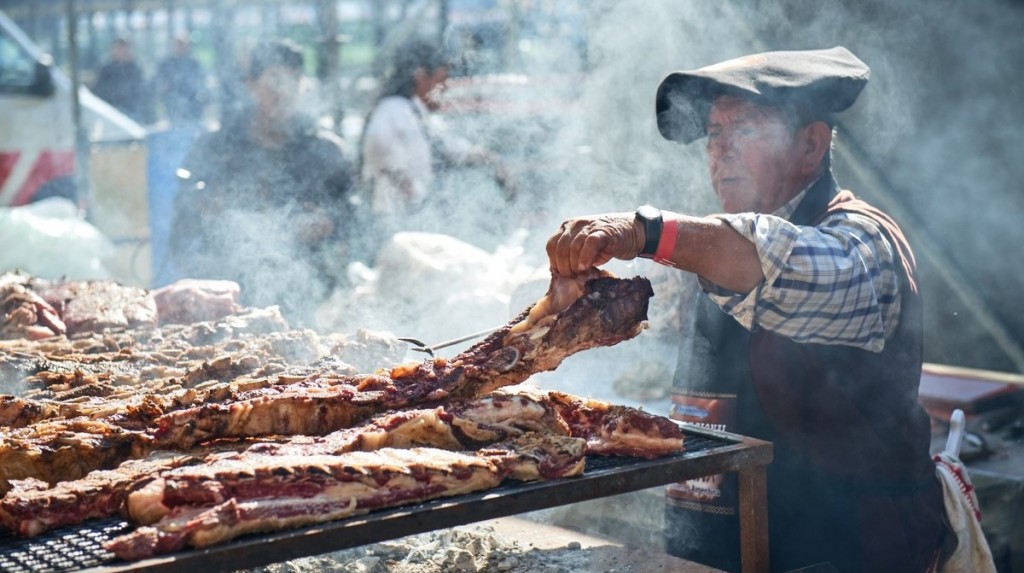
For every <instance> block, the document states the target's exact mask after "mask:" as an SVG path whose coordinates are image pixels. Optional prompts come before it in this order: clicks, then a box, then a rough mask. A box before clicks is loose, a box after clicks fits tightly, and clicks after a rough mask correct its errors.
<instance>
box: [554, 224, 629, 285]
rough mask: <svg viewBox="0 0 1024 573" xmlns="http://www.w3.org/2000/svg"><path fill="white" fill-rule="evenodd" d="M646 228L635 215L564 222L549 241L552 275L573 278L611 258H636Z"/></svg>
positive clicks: (626, 259)
mask: <svg viewBox="0 0 1024 573" xmlns="http://www.w3.org/2000/svg"><path fill="white" fill-rule="evenodd" d="M643 244H644V229H643V226H642V225H640V223H639V222H638V221H636V216H635V214H634V213H610V214H606V215H596V216H591V217H578V218H575V219H569V220H567V221H565V222H564V223H562V225H561V226H560V227H559V228H558V231H556V232H555V234H553V235H551V238H550V239H548V244H547V251H548V259H549V260H550V262H551V270H552V272H554V273H556V274H559V275H562V276H566V277H571V276H574V275H577V274H579V273H582V272H584V271H587V270H588V269H590V268H591V267H597V266H601V265H603V264H605V263H607V262H608V261H610V260H612V259H620V260H624V261H628V260H630V259H633V258H636V256H637V254H638V253H639V252H640V249H641V248H642V247H643Z"/></svg>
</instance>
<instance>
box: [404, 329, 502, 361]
mask: <svg viewBox="0 0 1024 573" xmlns="http://www.w3.org/2000/svg"><path fill="white" fill-rule="evenodd" d="M503 326H504V325H502V326H497V327H494V328H488V329H487V330H481V331H480V332H474V333H473V334H467V335H465V336H460V337H458V338H454V339H452V340H446V341H444V342H439V343H437V344H433V345H430V346H427V345H426V344H425V343H423V342H422V341H421V340H419V339H417V338H399V339H398V340H401V341H402V342H408V343H409V344H412V349H413V350H415V351H417V352H424V353H426V354H429V355H430V357H431V358H433V357H434V351H435V350H440V349H442V348H448V347H449V346H455V345H456V344H459V343H460V342H466V341H467V340H473V339H474V338H482V337H484V336H487V335H488V334H490V333H492V332H495V331H497V330H498V329H500V328H502V327H503Z"/></svg>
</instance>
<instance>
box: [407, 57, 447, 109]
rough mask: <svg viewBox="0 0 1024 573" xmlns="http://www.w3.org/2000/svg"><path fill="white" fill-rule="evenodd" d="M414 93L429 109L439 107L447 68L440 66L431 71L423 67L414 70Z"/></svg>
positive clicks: (445, 81)
mask: <svg viewBox="0 0 1024 573" xmlns="http://www.w3.org/2000/svg"><path fill="white" fill-rule="evenodd" d="M415 79H416V95H418V96H419V97H420V99H421V100H423V103H424V104H425V105H426V106H427V109H429V110H430V111H436V110H438V109H440V108H441V96H442V95H444V88H445V85H446V84H447V83H448V68H447V67H446V66H441V67H439V68H437V69H435V70H434V71H433V72H427V71H425V70H424V69H423V68H419V69H417V70H416V78H415Z"/></svg>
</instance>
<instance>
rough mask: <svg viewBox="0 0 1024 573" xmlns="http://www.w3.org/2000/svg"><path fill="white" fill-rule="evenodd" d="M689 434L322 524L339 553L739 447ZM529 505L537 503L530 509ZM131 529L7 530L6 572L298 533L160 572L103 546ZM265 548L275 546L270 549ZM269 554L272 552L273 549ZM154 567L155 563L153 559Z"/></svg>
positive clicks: (100, 565) (95, 563)
mask: <svg viewBox="0 0 1024 573" xmlns="http://www.w3.org/2000/svg"><path fill="white" fill-rule="evenodd" d="M684 432H685V434H686V448H685V452H682V453H681V454H678V455H676V456H669V457H668V458H661V459H659V460H644V459H641V458H623V457H603V456H588V457H587V466H586V468H587V469H586V471H585V472H584V476H586V477H587V479H588V480H593V481H592V482H587V481H586V480H584V479H582V478H569V479H568V480H555V481H553V482H532V483H525V484H524V483H520V482H512V481H509V482H507V483H506V484H503V485H501V486H499V487H498V488H495V489H491V490H487V491H485V492H480V493H477V494H467V495H464V496H456V497H451V498H445V499H441V500H436V501H433V502H427V503H424V504H421V505H415V506H404V507H399V508H393V509H388V510H380V511H377V512H373V513H370V514H368V515H364V516H359V517H356V518H350V520H339V521H336V522H331V523H328V524H325V525H323V526H320V527H319V528H320V529H328V528H338V529H345V532H343V533H342V535H343V536H346V537H350V538H351V539H350V541H352V540H357V539H358V540H361V541H359V542H356V541H352V542H350V543H348V545H344V546H336V547H333V549H343V548H345V547H351V546H355V545H359V544H363V543H368V542H372V541H376V540H377V539H376V538H375V535H379V531H381V529H376V530H375V531H377V532H378V533H372V532H371V533H367V534H363V533H362V532H363V531H364V530H371V529H374V527H378V528H379V527H384V528H386V529H388V530H391V531H400V530H402V528H403V527H408V529H407V530H406V533H407V534H408V533H420V532H422V531H427V530H429V529H436V528H439V527H445V526H449V525H452V524H459V523H471V522H473V521H479V520H480V519H486V518H488V517H491V516H489V515H483V513H486V512H484V511H481V510H479V509H477V510H474V509H471V508H473V507H474V506H473V504H475V503H481V500H482V499H483V498H484V497H487V498H488V499H490V501H489V502H487V503H489V504H490V505H491V506H493V505H494V504H495V503H497V501H496V499H497V498H501V497H503V496H507V497H509V498H516V499H517V501H516V502H515V503H516V504H517V507H518V508H521V511H517V512H525V511H530V510H532V509H540V508H542V507H547V506H549V505H544V503H545V502H544V499H545V498H546V496H549V495H550V493H546V492H550V491H552V490H554V489H555V488H559V487H565V485H564V484H561V485H559V482H563V481H566V482H568V483H569V484H570V487H572V488H573V489H575V490H580V489H587V488H589V487H590V486H588V483H594V484H605V483H608V482H610V481H614V480H617V479H620V478H616V477H614V475H613V474H618V475H621V472H622V471H623V470H626V471H629V472H633V471H634V469H635V470H636V471H648V472H649V471H655V472H659V471H660V472H665V471H667V468H669V467H670V466H677V465H678V464H681V463H683V462H682V461H680V459H679V458H681V457H686V458H690V457H700V456H701V453H702V452H707V453H708V454H709V455H713V454H714V452H713V451H712V450H716V448H723V447H725V446H734V445H735V443H736V442H735V441H732V440H729V439H726V438H723V437H719V436H717V435H705V434H699V433H698V434H695V433H692V432H691V431H689V430H684ZM652 468H653V469H652ZM574 480H575V481H574ZM671 481H674V480H671V479H668V480H664V481H661V482H660V483H671ZM608 487H612V486H608ZM618 487H621V486H618ZM613 489H614V488H613ZM613 493H616V492H611V493H609V492H607V491H605V492H604V493H601V494H599V495H612V494H613ZM596 496H598V495H596V494H595V495H585V496H581V497H580V498H579V500H582V499H590V498H593V497H596ZM570 502H571V501H570ZM453 504H456V505H465V506H466V507H467V508H470V509H467V510H465V511H462V514H464V516H459V517H458V518H457V519H456V520H455V521H453V522H449V523H448V524H447V525H446V524H445V523H442V522H441V521H438V522H436V523H435V524H434V526H433V527H426V528H424V527H420V526H418V525H409V526H403V525H401V524H398V523H395V519H394V516H395V514H398V513H410V514H411V513H416V512H423V515H425V517H423V516H421V517H420V519H422V520H424V521H428V522H429V521H430V520H431V519H432V518H431V515H434V516H435V517H433V519H444V517H437V514H436V513H434V514H432V513H431V512H437V511H439V510H438V508H443V507H446V506H447V507H450V506H452V505H453ZM531 504H534V505H533V506H531ZM480 507H484V506H480ZM442 513H443V511H442ZM512 513H513V512H506V513H505V514H506V515H510V514H512ZM495 515H497V514H495ZM352 520H355V521H357V522H359V524H358V525H354V526H351V527H349V526H347V525H346V521H352ZM133 528H134V526H133V525H132V524H130V523H128V522H126V521H125V520H123V519H121V518H107V519H97V520H91V521H87V522H85V523H82V524H79V525H75V526H70V527H65V528H62V529H57V530H54V531H50V532H47V533H44V534H42V535H40V536H37V537H32V538H28V539H23V538H20V537H17V536H14V535H12V534H11V533H9V532H3V533H0V571H3V572H11V573H22V572H24V573H43V572H45V573H66V572H72V571H81V570H83V569H93V570H98V571H103V570H106V569H111V568H116V569H117V570H143V569H155V570H161V571H164V570H173V571H186V572H190V571H195V570H197V568H198V569H200V570H201V569H203V567H204V564H205V565H206V566H210V567H213V565H214V563H217V562H218V561H219V559H218V557H219V558H220V559H222V560H227V561H230V560H231V559H232V558H237V557H239V556H240V555H241V554H243V553H245V552H247V551H250V550H252V545H253V544H259V543H260V542H261V541H260V540H261V539H264V541H267V542H273V541H275V539H274V538H275V537H280V536H283V535H284V536H286V535H296V533H294V531H293V532H291V533H284V534H270V535H268V536H266V537H265V538H264V537H261V536H258V535H253V536H246V537H242V538H239V539H237V540H235V541H233V542H231V543H226V544H224V545H221V546H216V547H213V548H210V549H206V550H203V551H192V550H190V551H185V552H182V553H179V554H177V556H176V559H175V560H174V563H163V564H162V565H160V566H152V565H151V566H145V565H142V564H141V563H139V564H138V567H137V568H136V566H135V564H132V563H124V562H121V561H118V560H117V559H116V558H115V557H114V555H113V554H111V553H110V552H108V551H107V550H106V549H104V548H103V543H104V542H105V541H108V540H110V539H113V538H114V537H116V536H118V535H121V534H123V533H127V532H129V531H131V530H132V529H133ZM346 528H347V529H346ZM417 528H418V529H417ZM359 534H363V535H367V536H368V537H359ZM381 540H383V539H381ZM302 543H303V542H302V540H301V539H293V540H292V543H291V544H292V547H293V548H294V547H295V546H301V545H302ZM306 543H307V545H308V546H309V547H310V550H309V551H308V554H315V553H317V552H321V551H315V550H313V549H312V544H311V542H306ZM263 549H269V548H268V547H266V546H264V547H263ZM269 550H270V551H273V549H269ZM278 560H285V559H278ZM150 563H151V564H152V561H151V562H150ZM213 568H216V567H213ZM236 568H237V567H231V569H236Z"/></svg>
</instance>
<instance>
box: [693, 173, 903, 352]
mask: <svg viewBox="0 0 1024 573" xmlns="http://www.w3.org/2000/svg"><path fill="white" fill-rule="evenodd" d="M806 193H807V190H806V189H805V190H804V191H803V192H802V193H800V194H799V195H797V196H796V197H794V198H793V199H792V200H791V201H790V202H789V203H787V204H786V205H784V206H782V208H780V209H779V210H778V211H776V212H775V213H772V214H771V215H763V214H756V213H739V214H730V215H720V216H719V217H720V218H721V219H722V220H723V221H725V222H726V223H728V224H729V225H730V226H731V227H732V228H733V229H735V230H736V231H737V232H739V233H740V234H741V235H743V236H744V237H746V238H747V239H748V240H749V241H750V242H752V243H754V245H755V246H756V247H757V254H758V257H759V258H760V259H761V270H762V272H763V273H764V276H765V280H764V281H763V282H762V283H760V284H759V285H758V286H757V287H755V288H754V289H753V290H752V291H750V293H748V294H736V293H733V292H731V291H726V290H724V289H721V288H720V287H718V286H716V285H714V284H712V283H710V282H709V281H707V280H704V279H701V280H700V284H701V287H702V288H703V289H704V290H705V292H707V293H708V295H709V296H710V297H711V299H712V300H713V301H714V302H715V303H716V304H718V305H719V306H720V307H721V308H722V310H724V311H725V312H727V313H729V314H730V315H732V317H733V318H735V319H736V320H737V321H739V323H740V324H742V325H743V326H744V327H745V328H747V329H748V330H754V329H756V328H765V329H767V330H770V331H772V332H775V333H777V334H780V335H782V336H785V337H787V338H791V339H793V340H795V341H797V342H809V343H815V344H843V345H847V346H854V347H857V348H863V349H865V350H869V351H871V352H881V351H882V348H883V347H884V346H885V340H886V338H887V337H888V335H890V334H892V333H894V332H895V331H896V326H897V322H898V321H899V316H900V296H899V276H898V275H897V272H896V269H897V266H896V265H897V260H896V256H895V253H894V251H893V248H892V245H891V244H890V243H889V241H888V239H886V237H885V235H884V234H883V233H882V231H881V230H880V229H879V227H878V225H877V224H876V223H875V222H874V221H872V220H871V219H869V218H867V217H864V216H862V215H856V214H851V213H835V214H832V215H829V216H828V217H826V218H825V219H824V220H823V221H822V222H821V223H819V224H818V226H816V227H801V226H797V225H794V224H792V223H790V222H789V221H788V218H789V217H790V216H791V215H792V214H793V212H794V211H795V210H796V208H797V205H799V204H800V201H801V200H803V198H804V195H806Z"/></svg>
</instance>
